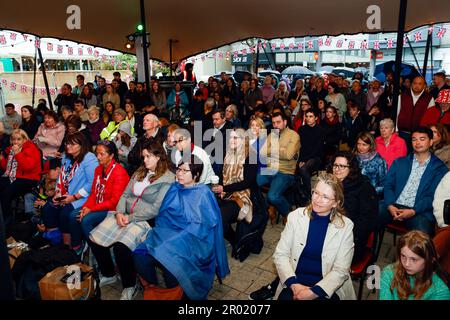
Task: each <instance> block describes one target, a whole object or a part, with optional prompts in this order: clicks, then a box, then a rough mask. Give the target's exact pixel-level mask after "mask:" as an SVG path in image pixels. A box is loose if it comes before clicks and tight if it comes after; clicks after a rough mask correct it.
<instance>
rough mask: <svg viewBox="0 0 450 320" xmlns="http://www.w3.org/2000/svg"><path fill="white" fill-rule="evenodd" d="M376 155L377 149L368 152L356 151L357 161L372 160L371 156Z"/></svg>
mask: <svg viewBox="0 0 450 320" xmlns="http://www.w3.org/2000/svg"><path fill="white" fill-rule="evenodd" d="M376 155H377V151H376V150H374V151H372V152H368V153H365V154H360V153H358V155H357V157H358V160H359V161H362V162H364V161H370V160H372V159H373V158H375V156H376Z"/></svg>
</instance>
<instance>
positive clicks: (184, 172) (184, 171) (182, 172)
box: [177, 167, 191, 174]
mask: <svg viewBox="0 0 450 320" xmlns="http://www.w3.org/2000/svg"><path fill="white" fill-rule="evenodd" d="M177 172H181V174H186V173H187V172H191V170H186V169H183V168H180V167H178V168H177Z"/></svg>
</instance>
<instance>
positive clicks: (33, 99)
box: [20, 48, 37, 108]
mask: <svg viewBox="0 0 450 320" xmlns="http://www.w3.org/2000/svg"><path fill="white" fill-rule="evenodd" d="M20 59H22V58H20ZM36 70H37V48H35V50H34V67H33V92H32V94H33V98H32V100H31V106H32V107H33V108H34V101H35V98H36Z"/></svg>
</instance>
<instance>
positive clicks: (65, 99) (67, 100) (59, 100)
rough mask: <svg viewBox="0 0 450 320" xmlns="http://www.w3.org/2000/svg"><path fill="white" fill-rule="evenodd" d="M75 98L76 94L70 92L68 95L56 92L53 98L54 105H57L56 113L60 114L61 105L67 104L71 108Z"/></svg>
mask: <svg viewBox="0 0 450 320" xmlns="http://www.w3.org/2000/svg"><path fill="white" fill-rule="evenodd" d="M76 99H77V96H76V95H74V94H72V93H71V94H70V96H66V95H63V94H62V93H60V94H58V96H57V97H56V99H55V102H54V103H55V106H58V114H61V107H62V106H69V107H71V108H73V103H74V102H75V100H76Z"/></svg>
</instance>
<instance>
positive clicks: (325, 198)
mask: <svg viewBox="0 0 450 320" xmlns="http://www.w3.org/2000/svg"><path fill="white" fill-rule="evenodd" d="M311 197H313V198H317V199H322V201H323V202H330V201H333V200H334V198H330V197H329V196H327V195H325V194H321V193H319V192H317V191H316V190H312V191H311Z"/></svg>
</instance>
